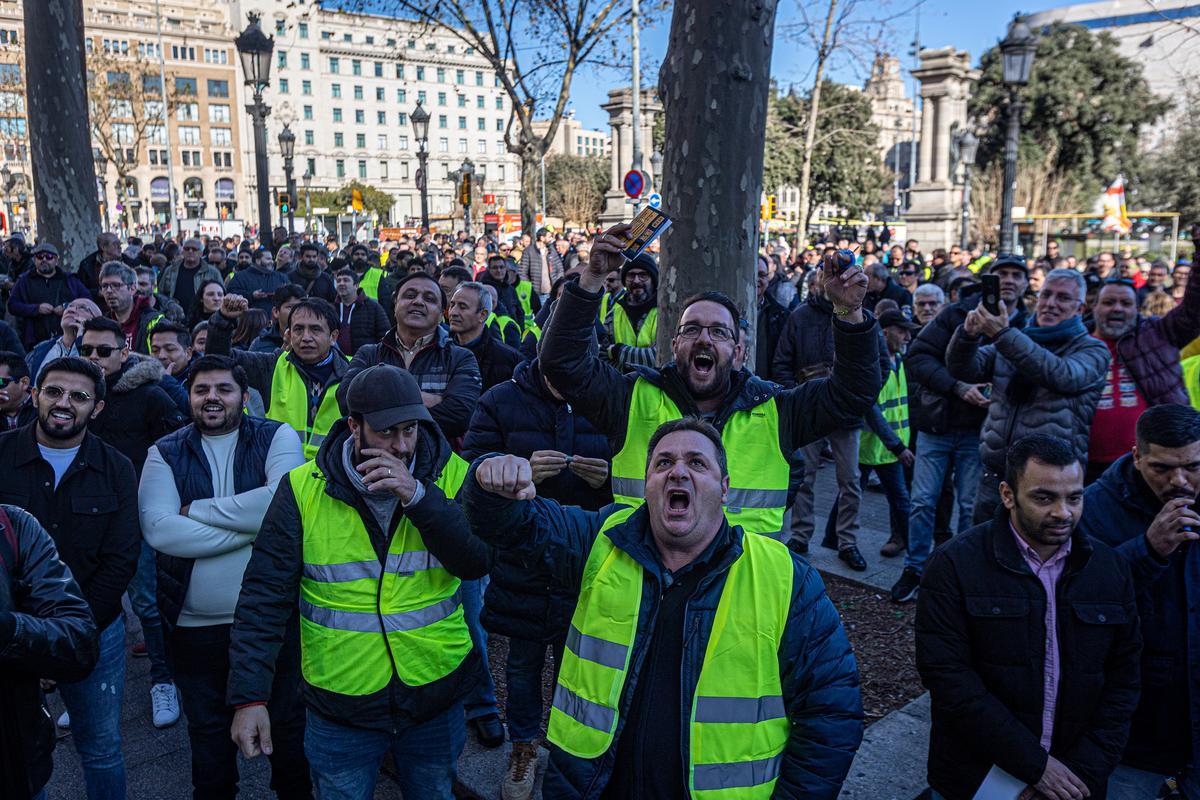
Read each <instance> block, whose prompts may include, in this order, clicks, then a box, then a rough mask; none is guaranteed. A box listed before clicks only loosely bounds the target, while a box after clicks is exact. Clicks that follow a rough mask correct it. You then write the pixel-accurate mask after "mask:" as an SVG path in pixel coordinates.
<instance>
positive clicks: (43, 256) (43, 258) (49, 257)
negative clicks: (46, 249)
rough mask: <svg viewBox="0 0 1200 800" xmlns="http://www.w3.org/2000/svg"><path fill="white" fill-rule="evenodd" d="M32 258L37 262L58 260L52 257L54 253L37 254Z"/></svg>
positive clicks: (54, 256)
mask: <svg viewBox="0 0 1200 800" xmlns="http://www.w3.org/2000/svg"><path fill="white" fill-rule="evenodd" d="M34 258H35V259H37V260H38V261H50V260H52V259H55V258H58V256H56V255H54V253H38V254H37V255H36V256H34Z"/></svg>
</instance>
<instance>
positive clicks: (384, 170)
mask: <svg viewBox="0 0 1200 800" xmlns="http://www.w3.org/2000/svg"><path fill="white" fill-rule="evenodd" d="M379 177H380V179H381V180H385V181H386V180H387V179H388V162H386V161H380V162H379Z"/></svg>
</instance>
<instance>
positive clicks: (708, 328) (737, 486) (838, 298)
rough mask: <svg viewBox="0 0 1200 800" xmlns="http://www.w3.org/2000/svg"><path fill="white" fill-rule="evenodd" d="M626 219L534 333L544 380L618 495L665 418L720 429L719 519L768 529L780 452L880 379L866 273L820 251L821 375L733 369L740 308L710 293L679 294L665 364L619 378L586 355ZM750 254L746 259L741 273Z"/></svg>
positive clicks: (859, 400) (781, 495)
mask: <svg viewBox="0 0 1200 800" xmlns="http://www.w3.org/2000/svg"><path fill="white" fill-rule="evenodd" d="M630 232H631V226H630V225H627V224H623V225H617V226H615V227H612V228H610V229H609V230H608V231H606V232H605V233H604V235H602V236H600V237H599V238H598V239H597V240H596V242H595V243H594V244H593V246H592V253H591V258H590V259H589V261H588V266H587V269H585V270H583V271H582V272H581V273H580V276H579V282H578V283H574V282H571V283H568V284H567V285H566V287H565V288H564V290H563V293H562V296H561V298H560V299H559V301H558V304H557V306H556V308H555V311H554V314H553V316H552V318H551V322H550V324H549V325H548V326H547V330H546V332H545V333H544V334H543V337H542V349H541V354H540V363H541V367H542V370H543V374H544V375H545V377H546V379H547V380H548V381H549V382H550V383H551V384H552V385H553V386H554V387H555V388H556V389H557V390H558V391H559V392H560V393H561V394H562V396H563V398H564V399H565V400H566V401H567V402H569V403H571V404H572V405H573V406H574V407H575V408H576V410H578V411H580V412H581V413H582V414H583V415H584V416H585V417H587V418H588V419H589V420H590V421H591V422H592V423H593V424H594V425H595V426H596V427H597V428H598V429H599V430H600V431H601V432H603V433H604V434H605V435H607V436H608V437H609V441H610V443H611V444H612V450H613V453H614V456H613V463H612V485H613V495H614V499H615V500H616V502H618V503H626V504H629V505H633V506H637V505H641V503H642V502H643V500H644V489H645V481H644V478H645V474H644V473H645V466H646V464H645V456H646V445H647V443H648V442H649V439H650V436H651V434H653V432H654V431H655V430H656V429H657V428H658V427H659V425H661V424H662V423H664V422H667V421H669V420H672V419H678V418H680V417H683V416H689V415H690V416H698V417H702V418H704V419H705V420H708V421H709V422H711V423H712V424H713V425H714V426H715V427H716V428H717V430H718V431H720V432H721V436H722V440H723V442H724V444H725V447H726V449H727V450H728V451H729V453H730V460H729V469H730V482H731V488H730V491H729V497H728V502H727V504H726V515H727V516H728V517H729V519H730V522H731V523H732V524H738V525H741V526H742V527H743V528H744V529H745V530H747V531H750V532H754V533H765V534H771V535H778V534H779V532H780V530H781V529H782V527H783V513H784V508H785V507H786V505H787V489H788V474H789V469H788V456H789V455H790V454H791V453H792V452H793V451H795V450H796V449H797V448H798V447H800V446H802V445H805V444H807V443H809V442H811V441H813V440H815V439H818V438H820V437H822V436H825V435H826V434H828V433H829V432H830V431H833V430H836V429H840V428H844V427H846V426H848V425H851V424H854V423H856V422H857V420H858V419H860V418H861V417H862V416H863V415H864V414H866V413H867V411H868V410H869V409H870V408H871V406H872V405H873V404H874V402H875V398H876V396H877V395H878V393H879V389H880V386H881V384H882V380H883V379H882V375H881V374H880V370H879V343H878V337H879V332H878V330H877V329H876V325H875V319H874V317H872V316H871V315H870V314H869V313H867V312H865V311H864V310H863V307H862V305H863V297H864V296H865V295H866V291H867V279H866V276H865V275H863V273H862V270H861V269H860V268H858V267H857V266H855V265H854V264H853V259H852V257H849V258H847V257H844V255H843V254H839V253H837V252H836V251H830V252H828V253H827V254H826V256H825V260H824V262H823V264H824V269H825V271H826V279H825V291H826V293H827V295H828V297H829V300H830V302H831V303H832V304H833V313H834V318H833V320H832V322H831V325H832V326H833V339H834V349H835V352H836V358H835V360H834V367H833V371H832V374H831V375H830V376H829V377H828V378H823V379H818V380H813V381H810V382H807V383H805V384H804V385H803V386H799V387H796V388H795V389H787V390H785V389H783V388H782V387H780V386H779V385H777V384H773V383H769V382H767V381H764V380H762V379H760V378H756V377H754V376H753V375H751V374H750V373H749V372H748V371H747V370H745V369H738V370H736V371H735V370H734V368H733V365H734V364H735V363H739V362H740V361H741V358H742V356H743V353H742V345H741V344H740V343H739V339H738V335H737V331H738V327H739V322H740V318H741V312H740V311H739V309H738V307H737V306H736V305H735V304H734V302H733V301H732V300H730V299H729V298H728V297H726V296H725V295H723V294H721V293H720V292H704V293H702V294H698V295H694V296H693V297H691V298H689V299H687V300H685V301H684V303H683V306H682V313H681V315H680V317H679V321H678V323H677V326H676V329H675V334H674V336H673V337H672V339H671V356H672V360H671V361H670V362H669V363H668V364H666V365H665V366H663V367H662V368H660V369H648V368H639V369H637V370H636V371H634V372H630V373H627V374H625V375H622V374H621V373H620V372H618V370H617V369H616V368H615V367H613V366H612V364H610V363H608V362H607V361H606V360H604V359H601V358H599V357H598V356H596V355H592V354H589V350H588V345H589V342H590V341H591V338H592V335H593V333H592V332H593V327H594V325H593V321H594V320H595V319H596V315H597V313H598V311H599V306H600V299H601V296H602V295H603V293H604V278H605V276H606V275H607V274H608V273H609V272H611V271H613V270H615V269H620V267H621V265H622V263H623V262H624V258H623V257H622V255H621V251H622V249H623V248H624V247H625V246H626V244H627V241H628V239H629V236H630ZM752 264H753V261H750V262H749V263H747V264H746V265H745V267H746V270H747V274H748V275H749V270H750V269H752Z"/></svg>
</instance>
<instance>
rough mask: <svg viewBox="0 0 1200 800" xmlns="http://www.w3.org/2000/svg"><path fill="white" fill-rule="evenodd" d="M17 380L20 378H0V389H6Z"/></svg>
mask: <svg viewBox="0 0 1200 800" xmlns="http://www.w3.org/2000/svg"><path fill="white" fill-rule="evenodd" d="M19 380H20V378H0V389H7V388H8V387H9V386H10V385H12V384H14V383H16V382H17V381H19Z"/></svg>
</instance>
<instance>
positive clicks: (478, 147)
mask: <svg viewBox="0 0 1200 800" xmlns="http://www.w3.org/2000/svg"><path fill="white" fill-rule="evenodd" d="M475 152H476V153H478V154H479V155H481V156H484V155H487V139H480V140H479V141H478V142H476V143H475Z"/></svg>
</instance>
